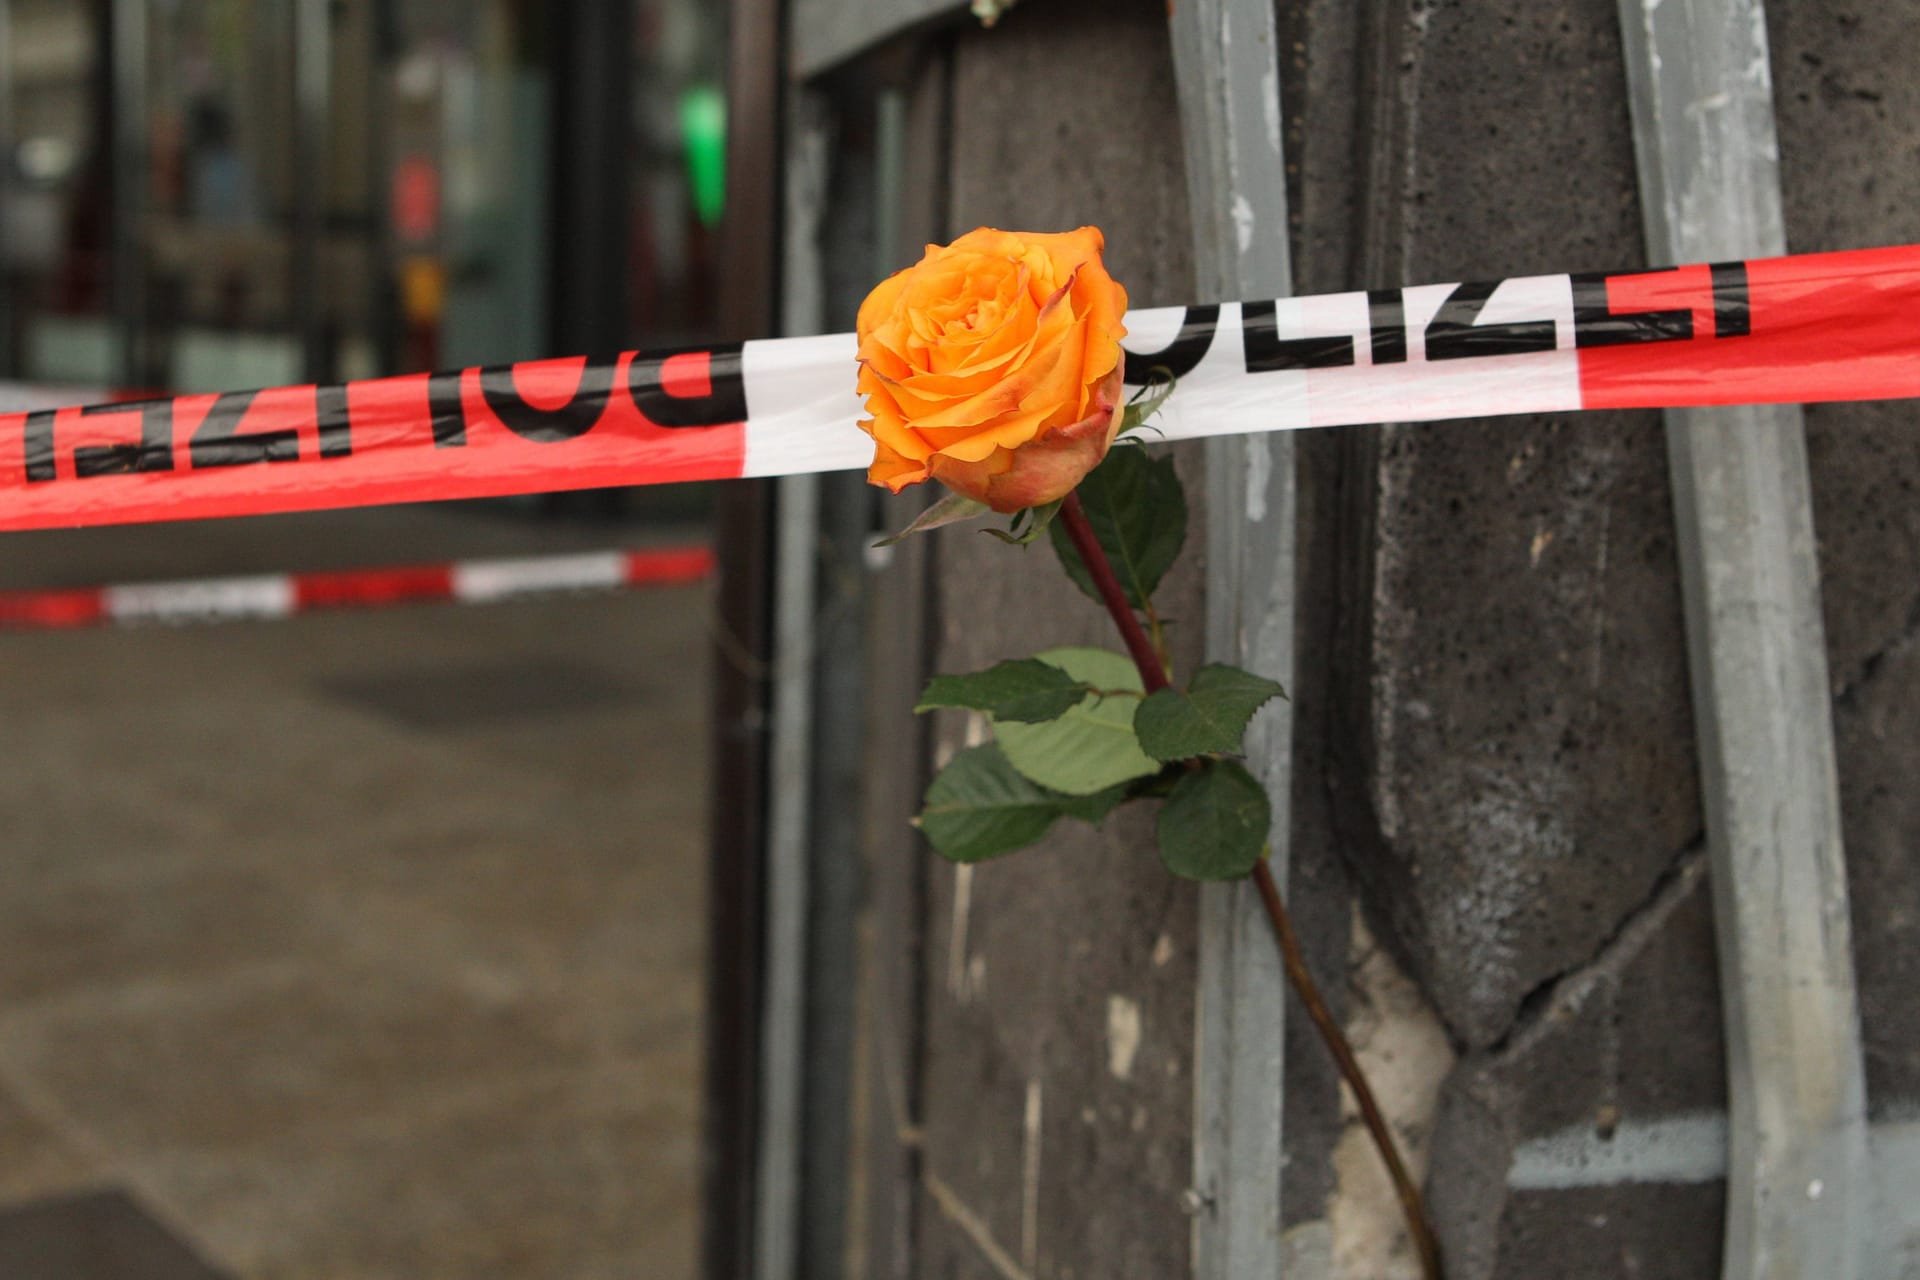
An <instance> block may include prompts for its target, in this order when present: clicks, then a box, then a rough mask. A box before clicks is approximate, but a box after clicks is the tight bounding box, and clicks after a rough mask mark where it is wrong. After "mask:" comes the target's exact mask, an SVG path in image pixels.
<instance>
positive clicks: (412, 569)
mask: <svg viewBox="0 0 1920 1280" xmlns="http://www.w3.org/2000/svg"><path fill="white" fill-rule="evenodd" d="M712 571H713V551H712V549H711V548H709V547H705V546H683V547H653V548H648V549H645V550H640V551H586V552H570V553H566V554H562V555H544V556H520V557H513V558H506V559H494V560H457V561H454V562H452V563H448V564H417V565H399V566H394V567H389V568H378V569H348V570H341V571H333V572H321V573H272V574H250V575H247V576H244V577H231V578H199V579H191V580H186V581H180V582H137V583H123V584H119V585H115V586H105V587H77V588H64V589H55V590H47V591H0V631H46V630H66V629H69V628H74V627H93V626H113V625H118V626H132V625H140V624H144V623H163V624H174V625H180V624H186V623H200V622H231V621H239V620H242V619H254V620H258V619H270V618H288V617H292V616H293V615H294V614H296V613H311V612H314V611H316V610H321V609H368V608H379V607H382V606H385V605H394V604H415V603H424V602H428V601H436V600H439V601H451V602H455V603H459V604H492V603H494V602H496V601H501V600H517V599H520V598H522V597H525V596H534V595H548V594H553V593H557V592H577V591H617V590H623V589H630V588H635V587H661V586H672V585H676V584H680V583H688V582H698V581H699V580H701V579H702V578H704V577H706V576H707V575H708V574H709V573H711V572H712Z"/></svg>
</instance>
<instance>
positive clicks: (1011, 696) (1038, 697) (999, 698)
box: [913, 658, 1091, 723]
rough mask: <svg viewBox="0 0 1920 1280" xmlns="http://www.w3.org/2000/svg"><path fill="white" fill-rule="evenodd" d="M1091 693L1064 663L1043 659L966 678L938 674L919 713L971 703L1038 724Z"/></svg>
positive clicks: (973, 707)
mask: <svg viewBox="0 0 1920 1280" xmlns="http://www.w3.org/2000/svg"><path fill="white" fill-rule="evenodd" d="M1089 692H1091V690H1090V689H1089V688H1088V686H1087V685H1085V684H1083V683H1081V682H1080V681H1078V680H1075V679H1074V678H1073V677H1072V676H1070V675H1068V674H1067V673H1066V672H1064V671H1062V670H1061V669H1060V668H1058V667H1053V666H1048V665H1047V664H1046V663H1044V662H1042V661H1040V660H1039V659H1038V658H1020V659H1018V660H1016V661H1013V662H999V663H995V664H994V665H993V666H991V667H988V668H987V669H986V670H985V671H975V672H973V673H972V674H971V675H964V676H935V677H934V678H933V679H931V680H929V681H928V682H927V688H926V692H924V693H922V694H921V695H920V701H919V703H918V704H917V705H916V706H915V707H914V708H913V709H914V711H915V712H921V711H932V710H933V709H934V708H936V707H966V708H968V709H970V710H973V711H984V712H986V713H987V714H988V715H990V716H992V717H993V718H994V719H995V720H1008V721H1016V722H1020V723H1032V722H1034V721H1036V720H1057V719H1059V718H1060V717H1061V716H1063V715H1065V714H1067V712H1068V711H1071V710H1072V709H1073V708H1074V707H1075V706H1077V705H1079V703H1080V700H1081V699H1083V698H1085V697H1086V696H1087V694H1088V693H1089Z"/></svg>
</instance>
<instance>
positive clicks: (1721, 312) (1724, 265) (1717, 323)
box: [1707, 262, 1753, 338]
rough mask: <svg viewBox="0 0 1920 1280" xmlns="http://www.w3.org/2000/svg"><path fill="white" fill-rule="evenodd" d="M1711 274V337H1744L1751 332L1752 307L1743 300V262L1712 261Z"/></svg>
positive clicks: (1745, 267) (1744, 266)
mask: <svg viewBox="0 0 1920 1280" xmlns="http://www.w3.org/2000/svg"><path fill="white" fill-rule="evenodd" d="M1707 270H1708V271H1709V272H1710V273H1711V274H1712V276H1713V336H1714V337H1716V338H1744V337H1746V336H1747V335H1748V334H1750V333H1752V332H1753V310H1752V307H1751V305H1750V304H1749V302H1748V300H1747V264H1746V263H1744V262H1716V263H1714V264H1713V265H1712V266H1711V267H1709V268H1707Z"/></svg>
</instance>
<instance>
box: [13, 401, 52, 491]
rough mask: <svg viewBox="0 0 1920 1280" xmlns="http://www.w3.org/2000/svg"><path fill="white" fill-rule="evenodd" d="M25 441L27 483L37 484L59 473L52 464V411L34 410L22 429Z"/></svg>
mask: <svg viewBox="0 0 1920 1280" xmlns="http://www.w3.org/2000/svg"><path fill="white" fill-rule="evenodd" d="M22 431H23V432H24V434H25V436H26V439H25V441H24V443H25V453H26V458H27V483H28V484H39V483H41V482H43V481H46V480H52V479H55V478H56V477H57V476H58V475H59V474H60V473H59V471H58V470H57V469H56V468H55V467H54V464H53V410H52V409H36V410H34V411H33V412H32V413H30V414H28V415H27V421H26V424H25V426H24V427H23V428H22Z"/></svg>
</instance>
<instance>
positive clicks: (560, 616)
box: [0, 508, 709, 1280]
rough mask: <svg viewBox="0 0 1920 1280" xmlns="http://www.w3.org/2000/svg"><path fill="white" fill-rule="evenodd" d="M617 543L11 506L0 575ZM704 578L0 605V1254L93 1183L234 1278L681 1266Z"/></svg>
mask: <svg viewBox="0 0 1920 1280" xmlns="http://www.w3.org/2000/svg"><path fill="white" fill-rule="evenodd" d="M681 536H684V532H682V535H681ZM649 540H650V539H649V537H648V535H647V534H646V533H645V532H643V531H639V532H637V531H635V530H634V529H632V528H631V527H628V526H618V525H608V526H598V527H596V526H591V525H543V524H540V523H538V522H534V521H530V520H523V519H517V518H507V517H504V516H503V515H502V514H501V513H500V512H498V511H497V510H493V511H489V510H475V509H466V510H459V509H447V510H436V509H425V508H414V509H399V510H391V511H376V512H363V513H354V514H341V515H329V516H302V517H286V518H278V519H275V520H263V521H246V522H237V521H236V522H214V523H207V524H199V525H182V526H162V527H157V528H154V529H146V530H117V531H113V530H110V531H96V532H91V533H79V534H42V535H13V536H9V537H5V538H0V587H18V586H60V585H82V584H84V583H87V582H89V581H107V580H127V579H130V578H141V577H180V576H199V575H202V574H217V573H237V572H259V571H264V570H270V569H309V568H344V567H351V566H354V565H358V564H379V563H399V562H406V561H413V560H433V559H438V558H444V557H448V556H463V555H508V554H533V553H538V552H544V551H561V550H568V549H578V548H584V547H588V546H596V547H598V546H615V545H640V544H643V543H645V542H646V541H649ZM651 540H656V541H657V540H666V539H665V538H664V537H661V538H654V539H651ZM705 599H706V593H705V588H702V587H692V588H674V589H669V590H655V591H645V592H638V593H633V594H627V595H620V596H595V597H565V598H553V599H545V600H529V601H523V602H518V603H508V604H500V605H489V606H482V607H458V606H451V605H431V606H412V607H403V608H395V609H387V610H382V611H377V612H342V613H331V614H315V615H308V616H304V617H300V618H296V619H292V620H289V621H286V622H275V623H241V624H225V625H218V626H203V627H190V628H179V629H151V628H150V629H138V630H99V631H89V632H74V633H32V634H26V633H21V634H0V673H4V674H0V760H3V761H4V763H5V767H4V768H0V1152H4V1153H5V1156H4V1159H0V1260H4V1257H5V1248H6V1242H7V1230H6V1223H7V1220H8V1217H9V1211H10V1210H12V1211H16V1212H18V1213H20V1214H22V1215H28V1214H31V1213H33V1212H35V1211H36V1210H35V1208H34V1207H35V1206H44V1205H46V1204H47V1203H48V1202H49V1201H51V1200H53V1199H55V1198H60V1197H69V1198H70V1197H74V1196H76V1195H81V1194H83V1193H93V1192H103V1191H121V1192H124V1193H125V1194H126V1195H127V1196H128V1197H130V1198H131V1199H132V1201H133V1202H134V1204H135V1205H137V1206H138V1208H139V1209H140V1210H141V1211H142V1212H144V1213H145V1214H147V1215H149V1216H151V1217H152V1218H153V1219H154V1220H155V1221H156V1222H157V1223H158V1224H159V1225H160V1226H161V1227H163V1228H164V1229H165V1230H166V1231H168V1232H170V1233H171V1234H173V1235H174V1236H176V1237H177V1238H178V1239H179V1240H180V1241H181V1242H182V1243H183V1244H184V1245H186V1246H187V1247H188V1248H189V1249H191V1250H192V1251H193V1252H194V1253H197V1254H198V1255H200V1257H202V1258H203V1259H204V1260H205V1261H206V1262H207V1263H208V1264H209V1265H210V1266H211V1267H212V1268H215V1269H217V1270H218V1271H220V1272H224V1273H227V1274H230V1275H233V1276H236V1277H245V1278H246V1280H319V1278H320V1277H346V1276H353V1277H362V1278H365V1280H384V1278H387V1277H392V1278H394V1280H399V1278H401V1277H407V1278H409V1280H411V1278H416V1277H435V1278H439V1277H446V1278H449V1280H451V1278H454V1277H482V1276H485V1277H510V1278H512V1280H546V1278H548V1277H552V1278H554V1280H559V1278H561V1277H565V1278H566V1280H596V1278H602V1277H605V1278H608V1280H611V1278H612V1277H622V1278H625V1277H634V1276H648V1277H654V1276H661V1277H674V1276H690V1275H691V1274H692V1273H693V1265H694V1248H695V1235H696V1232H695V1225H696V1223H695V1220H696V1209H697V1202H696V1182H697V1170H696V1157H697V1135H698V1115H697V1112H698V1106H699V1098H698V1089H699V1045H700V1017H701V993H702V973H701V968H702V961H703V954H704V950H703V948H704V941H703V937H702V923H703V919H704V907H703V891H704V865H703V863H704V829H703V821H704V804H705V777H704V768H705V759H706V753H705V712H706V705H705V702H706V700H705V691H706V687H707V671H706V666H707V653H708V648H709V646H708V642H707V630H706V628H707V623H706V617H707V610H706V605H705ZM55 1216H56V1218H57V1217H58V1215H55ZM46 1220H47V1218H46V1215H45V1214H44V1213H42V1214H41V1215H40V1218H39V1219H37V1221H38V1222H39V1224H40V1225H39V1226H37V1227H36V1230H42V1231H44V1230H45V1225H44V1224H45V1221H46ZM113 1274H114V1276H115V1277H116V1280H136V1278H137V1275H138V1273H137V1272H125V1271H116V1272H114V1273H113ZM157 1274H159V1273H157V1272H156V1275H157ZM166 1274H169V1275H171V1274H174V1273H172V1272H168V1273H166Z"/></svg>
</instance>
